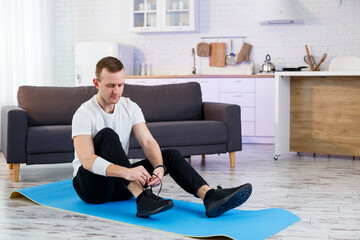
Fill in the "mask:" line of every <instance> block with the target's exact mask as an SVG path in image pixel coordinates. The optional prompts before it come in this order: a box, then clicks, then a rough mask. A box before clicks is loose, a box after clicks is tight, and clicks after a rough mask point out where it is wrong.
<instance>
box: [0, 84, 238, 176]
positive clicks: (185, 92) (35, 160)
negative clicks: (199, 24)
mask: <svg viewBox="0 0 360 240" xmlns="http://www.w3.org/2000/svg"><path fill="white" fill-rule="evenodd" d="M96 93H97V89H96V88H95V87H93V86H88V87H35V86H21V87H20V88H19V90H18V106H5V107H3V108H2V110H1V118H2V126H1V128H2V136H1V137H2V149H3V153H4V156H5V158H6V161H7V163H8V164H9V168H12V169H13V176H14V181H18V179H19V169H20V164H21V163H25V164H51V163H68V162H71V161H72V160H73V158H74V147H73V141H72V139H71V121H72V116H73V114H74V113H75V111H76V109H77V108H78V107H79V106H80V105H81V104H82V103H83V102H85V101H87V100H88V99H90V98H91V97H92V96H93V95H95V94H96ZM123 96H124V97H129V98H130V99H131V100H132V101H134V102H136V103H137V104H138V105H139V106H140V107H141V109H142V111H143V113H144V116H145V119H146V121H147V123H146V124H147V126H148V128H149V130H150V131H151V133H152V134H153V136H154V138H155V139H156V140H157V142H158V143H159V145H160V147H161V149H167V148H175V149H178V150H179V151H180V152H181V153H182V154H183V155H184V156H191V155H205V154H214V153H226V152H229V153H230V165H231V167H235V151H241V150H242V142H241V123H240V107H239V106H238V105H232V104H223V103H210V102H202V98H201V88H200V85H199V84H198V83H195V82H191V83H183V84H168V85H158V86H140V85H125V88H124V93H123ZM142 157H144V153H143V151H142V149H141V147H140V145H139V144H138V142H137V141H136V139H135V138H134V137H133V136H132V137H131V139H130V149H129V158H142Z"/></svg>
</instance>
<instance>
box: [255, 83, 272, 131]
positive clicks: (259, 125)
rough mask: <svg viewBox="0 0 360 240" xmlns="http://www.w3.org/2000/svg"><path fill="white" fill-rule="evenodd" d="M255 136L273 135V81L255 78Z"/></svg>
mask: <svg viewBox="0 0 360 240" xmlns="http://www.w3.org/2000/svg"><path fill="white" fill-rule="evenodd" d="M255 81H256V90H255V91H256V98H255V106H256V109H255V116H256V118H255V135H256V136H264V137H268V136H274V135H275V110H274V106H275V79H274V78H256V80H255Z"/></svg>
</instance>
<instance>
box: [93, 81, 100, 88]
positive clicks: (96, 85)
mask: <svg viewBox="0 0 360 240" xmlns="http://www.w3.org/2000/svg"><path fill="white" fill-rule="evenodd" d="M93 83H94V86H95V87H96V88H97V89H99V81H98V80H97V79H96V78H94V79H93Z"/></svg>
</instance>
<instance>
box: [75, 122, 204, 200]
mask: <svg viewBox="0 0 360 240" xmlns="http://www.w3.org/2000/svg"><path fill="white" fill-rule="evenodd" d="M94 148H95V154H96V155H98V156H100V157H102V158H104V159H106V160H107V161H109V162H111V163H114V164H117V165H120V166H124V167H128V168H131V167H136V166H139V165H142V166H144V167H145V169H146V170H147V171H148V172H149V174H150V175H151V174H152V172H153V170H154V168H153V166H152V165H151V163H150V161H149V160H148V159H144V160H141V161H139V162H136V163H134V164H131V163H130V162H129V159H128V157H127V156H126V154H125V152H124V150H123V148H122V146H121V142H120V139H119V136H118V135H117V134H116V133H115V132H114V131H113V130H112V129H110V128H104V129H102V130H101V131H99V132H98V133H97V134H96V136H95V137H94ZM162 157H163V161H164V165H165V166H166V168H167V171H166V173H165V175H166V174H167V173H169V174H170V176H171V177H172V178H173V179H174V180H175V182H176V183H177V184H179V186H181V187H182V188H183V189H184V190H185V191H187V192H188V193H191V194H193V195H194V196H195V197H197V195H196V193H197V191H198V190H199V188H200V187H201V186H203V185H207V183H206V181H205V180H204V179H203V178H202V177H201V176H200V175H199V174H198V173H197V172H196V171H195V170H194V169H193V167H192V166H191V165H190V164H189V163H188V162H187V161H186V160H185V159H184V157H183V156H182V155H181V154H180V152H179V151H177V150H172V149H171V150H164V151H162ZM129 183H130V182H129V181H128V180H126V179H123V178H116V177H105V176H101V175H97V174H94V173H92V172H90V171H88V170H86V169H85V168H83V167H82V166H81V167H80V168H79V170H78V172H77V175H76V176H75V177H74V179H73V186H74V189H75V191H76V192H77V194H78V195H79V197H80V198H81V199H82V200H83V201H84V202H87V203H93V204H98V203H105V202H110V201H120V200H126V199H129V198H131V197H132V194H131V193H130V191H129V190H128V189H127V186H128V184H129Z"/></svg>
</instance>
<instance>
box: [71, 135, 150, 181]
mask: <svg viewBox="0 0 360 240" xmlns="http://www.w3.org/2000/svg"><path fill="white" fill-rule="evenodd" d="M74 147H75V149H76V153H77V156H78V157H79V160H80V162H81V164H82V166H83V167H84V168H85V169H86V170H88V171H90V172H93V170H92V167H93V165H94V162H95V159H96V158H98V157H99V156H97V155H96V154H95V150H94V142H93V139H92V137H91V136H90V135H79V136H75V137H74ZM105 160H106V159H105ZM144 175H146V177H147V178H148V179H149V178H150V177H151V176H150V175H149V173H148V172H147V171H146V169H145V168H144V167H143V166H139V167H136V168H126V167H122V166H119V165H115V164H110V165H109V166H108V167H107V169H106V176H108V177H121V178H125V179H126V180H128V181H140V182H141V184H143V185H145V181H144V178H143V176H144Z"/></svg>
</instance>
